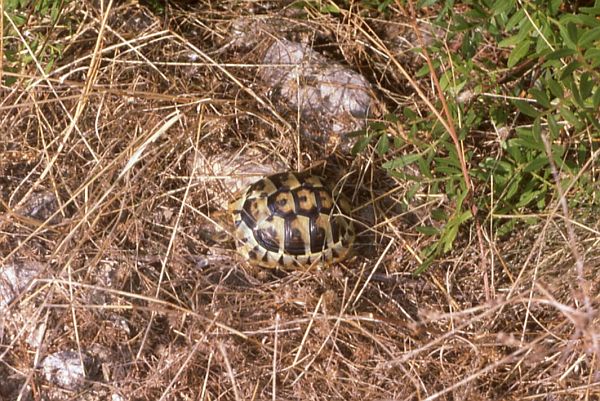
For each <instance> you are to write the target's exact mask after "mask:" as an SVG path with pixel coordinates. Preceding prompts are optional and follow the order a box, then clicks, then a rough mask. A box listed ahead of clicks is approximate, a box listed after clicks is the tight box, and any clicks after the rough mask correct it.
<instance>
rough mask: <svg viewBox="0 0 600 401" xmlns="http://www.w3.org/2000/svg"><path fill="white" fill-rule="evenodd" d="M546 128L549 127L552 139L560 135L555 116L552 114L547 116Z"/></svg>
mask: <svg viewBox="0 0 600 401" xmlns="http://www.w3.org/2000/svg"><path fill="white" fill-rule="evenodd" d="M548 128H549V129H550V135H551V137H552V139H557V138H558V137H560V127H559V126H558V123H557V122H556V118H554V116H553V115H549V116H548Z"/></svg>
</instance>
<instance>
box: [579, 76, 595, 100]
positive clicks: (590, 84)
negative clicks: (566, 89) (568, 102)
mask: <svg viewBox="0 0 600 401" xmlns="http://www.w3.org/2000/svg"><path fill="white" fill-rule="evenodd" d="M593 90H594V81H593V80H592V76H591V75H590V73H589V72H584V73H583V74H581V78H579V93H580V94H581V97H582V98H583V99H587V98H589V97H590V96H591V95H592V91H593Z"/></svg>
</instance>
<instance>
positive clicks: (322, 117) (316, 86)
mask: <svg viewBox="0 0 600 401" xmlns="http://www.w3.org/2000/svg"><path fill="white" fill-rule="evenodd" d="M263 64H266V65H269V66H268V67H263V68H262V69H261V73H260V76H261V78H262V80H263V81H264V82H265V83H266V84H267V85H269V86H270V87H271V90H270V94H271V97H274V98H276V100H277V98H281V99H283V100H284V101H285V102H286V103H287V104H288V105H289V106H290V107H291V108H293V109H296V110H299V111H300V113H301V115H302V117H303V119H304V120H305V121H307V122H310V124H311V125H314V129H312V127H310V126H307V127H305V129H304V131H305V133H306V134H308V135H309V136H311V137H313V138H314V139H317V140H319V141H320V142H323V143H331V140H332V138H329V135H331V133H333V134H335V135H337V136H341V135H342V134H345V133H347V132H351V131H356V130H359V129H362V128H364V127H365V124H366V118H367V116H368V115H369V112H370V109H371V106H372V104H373V97H372V91H371V86H370V84H369V82H368V81H367V80H366V79H365V78H364V77H363V76H362V75H360V74H359V73H357V72H355V71H353V70H351V69H349V68H347V67H344V66H343V65H341V64H339V63H336V62H333V61H332V60H330V59H328V58H327V57H325V56H323V55H321V54H319V53H317V52H315V51H314V50H312V49H311V48H310V47H309V46H308V45H304V44H300V43H294V42H291V41H288V40H285V39H279V40H276V41H274V42H273V44H272V45H271V46H270V47H269V48H268V50H267V51H266V53H265V56H264V60H263ZM333 140H337V141H341V144H342V145H343V146H344V147H345V148H348V147H349V144H347V142H349V141H348V139H347V138H344V137H343V136H341V137H340V138H333Z"/></svg>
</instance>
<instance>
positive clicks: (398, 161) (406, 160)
mask: <svg viewBox="0 0 600 401" xmlns="http://www.w3.org/2000/svg"><path fill="white" fill-rule="evenodd" d="M422 158H423V156H422V155H420V154H408V155H403V156H400V157H397V158H395V159H394V160H390V161H388V162H385V163H383V166H382V167H383V168H384V169H386V170H397V169H400V168H402V167H405V166H408V165H409V164H412V163H414V162H416V161H417V160H419V159H422Z"/></svg>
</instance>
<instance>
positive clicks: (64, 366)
mask: <svg viewBox="0 0 600 401" xmlns="http://www.w3.org/2000/svg"><path fill="white" fill-rule="evenodd" d="M82 359H83V361H82ZM93 365H94V360H93V358H92V357H91V356H89V355H88V354H86V353H85V352H82V355H81V358H80V357H79V353H78V352H76V351H59V352H56V353H54V354H51V355H48V356H47V357H46V358H45V359H44V360H43V361H42V363H41V367H42V370H43V371H44V377H45V378H46V380H48V381H49V382H51V383H54V384H56V385H57V386H59V387H62V388H64V389H68V390H79V389H81V388H83V387H84V386H85V385H86V380H87V379H88V378H89V377H90V376H91V373H92V371H93V369H92V368H93Z"/></svg>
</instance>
